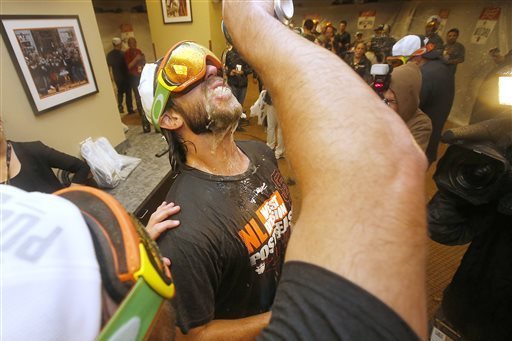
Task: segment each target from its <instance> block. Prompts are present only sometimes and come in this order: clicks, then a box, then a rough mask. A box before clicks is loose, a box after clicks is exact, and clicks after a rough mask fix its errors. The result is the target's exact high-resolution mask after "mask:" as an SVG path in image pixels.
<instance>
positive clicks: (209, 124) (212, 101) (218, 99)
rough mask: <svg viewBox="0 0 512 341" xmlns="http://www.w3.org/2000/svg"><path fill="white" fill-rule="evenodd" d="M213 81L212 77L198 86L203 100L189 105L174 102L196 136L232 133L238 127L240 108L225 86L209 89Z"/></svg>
mask: <svg viewBox="0 0 512 341" xmlns="http://www.w3.org/2000/svg"><path fill="white" fill-rule="evenodd" d="M214 81H216V79H214V78H213V77H212V78H211V79H210V80H209V81H207V82H203V83H202V84H201V85H200V86H201V87H202V88H203V89H202V92H203V94H204V96H203V99H204V100H202V101H199V102H196V103H190V104H185V103H179V101H176V102H175V103H174V105H173V106H174V109H175V110H176V111H177V112H178V113H179V114H180V115H181V116H182V117H183V119H184V120H185V122H186V124H187V125H188V127H189V128H190V130H192V132H193V133H194V134H196V135H199V134H202V133H224V132H229V131H234V130H235V129H236V127H237V126H238V120H239V118H240V115H241V114H242V106H241V105H240V103H238V101H237V99H236V98H235V97H234V96H233V93H232V92H231V89H229V88H228V87H227V86H221V87H216V88H215V89H210V87H209V85H210V84H211V82H214Z"/></svg>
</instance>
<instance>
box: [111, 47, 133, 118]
mask: <svg viewBox="0 0 512 341" xmlns="http://www.w3.org/2000/svg"><path fill="white" fill-rule="evenodd" d="M112 45H113V46H114V48H113V49H112V51H110V52H109V53H108V54H107V65H108V66H109V68H110V70H111V71H112V75H113V76H114V77H113V78H114V82H115V83H116V88H117V108H118V109H119V113H121V114H122V113H123V112H124V111H123V98H124V96H125V95H126V110H128V114H133V113H134V112H135V111H133V103H132V90H131V88H130V75H129V73H128V66H127V65H126V61H125V59H124V52H123V51H122V50H121V49H122V47H123V42H122V40H121V38H118V37H114V38H112Z"/></svg>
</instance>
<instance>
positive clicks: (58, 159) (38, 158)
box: [9, 141, 90, 193]
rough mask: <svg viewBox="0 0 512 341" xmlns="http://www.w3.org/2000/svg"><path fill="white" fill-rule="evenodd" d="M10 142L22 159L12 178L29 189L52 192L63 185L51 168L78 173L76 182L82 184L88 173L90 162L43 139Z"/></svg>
mask: <svg viewBox="0 0 512 341" xmlns="http://www.w3.org/2000/svg"><path fill="white" fill-rule="evenodd" d="M10 143H11V145H12V148H13V150H14V151H15V152H16V156H17V157H18V160H19V161H20V163H21V169H20V172H19V173H18V174H17V175H16V176H15V177H13V178H12V179H10V180H9V184H10V185H12V186H15V187H18V188H21V189H23V190H25V191H28V192H43V193H53V192H55V191H57V190H59V189H61V188H63V185H62V184H61V183H60V181H59V179H57V177H56V176H55V173H54V172H53V170H52V168H56V169H62V170H67V171H69V172H71V173H75V175H74V177H73V180H72V181H73V182H74V183H79V184H83V183H85V181H86V180H87V177H88V176H89V170H90V168H89V166H88V165H87V163H85V162H84V161H82V160H80V159H78V158H76V157H74V156H71V155H68V154H65V153H62V152H59V151H58V150H55V149H53V148H50V147H48V146H47V145H45V144H43V143H42V142H40V141H33V142H12V141H11V142H10ZM11 176H12V174H11Z"/></svg>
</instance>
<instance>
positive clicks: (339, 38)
mask: <svg viewBox="0 0 512 341" xmlns="http://www.w3.org/2000/svg"><path fill="white" fill-rule="evenodd" d="M349 46H350V33H348V32H347V31H345V32H343V33H338V34H336V35H335V36H334V47H335V49H336V54H337V55H338V56H340V57H341V58H344V57H345V52H347V49H348V48H349Z"/></svg>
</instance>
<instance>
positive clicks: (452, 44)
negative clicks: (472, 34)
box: [443, 28, 466, 74]
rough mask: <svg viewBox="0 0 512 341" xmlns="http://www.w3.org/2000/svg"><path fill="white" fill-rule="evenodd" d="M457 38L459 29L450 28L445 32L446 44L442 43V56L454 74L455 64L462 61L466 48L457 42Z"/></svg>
mask: <svg viewBox="0 0 512 341" xmlns="http://www.w3.org/2000/svg"><path fill="white" fill-rule="evenodd" d="M458 38H459V29H457V28H452V29H450V30H449V31H448V33H447V34H446V45H444V51H443V58H444V60H445V62H446V64H448V66H449V68H450V70H452V72H453V73H454V74H455V72H456V71H457V65H458V64H460V63H464V58H465V55H466V49H465V48H464V45H462V44H461V43H459V42H457V39H458Z"/></svg>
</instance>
